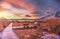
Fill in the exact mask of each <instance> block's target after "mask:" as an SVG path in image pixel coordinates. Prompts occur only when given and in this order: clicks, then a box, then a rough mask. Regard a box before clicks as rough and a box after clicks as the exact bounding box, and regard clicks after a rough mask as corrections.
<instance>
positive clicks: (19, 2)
mask: <svg viewBox="0 0 60 39" xmlns="http://www.w3.org/2000/svg"><path fill="white" fill-rule="evenodd" d="M6 1H7V2H9V3H11V4H13V5H16V6H19V7H20V8H24V9H27V10H30V11H35V10H36V8H35V7H34V6H33V5H29V4H28V3H26V0H6Z"/></svg>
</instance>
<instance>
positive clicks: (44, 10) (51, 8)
mask: <svg viewBox="0 0 60 39" xmlns="http://www.w3.org/2000/svg"><path fill="white" fill-rule="evenodd" d="M0 8H5V9H9V10H11V12H18V14H19V13H20V12H22V11H23V14H24V12H27V13H28V14H36V15H38V16H44V15H47V14H51V13H56V12H57V11H60V0H0ZM48 12H50V13H48ZM27 13H25V14H27Z"/></svg>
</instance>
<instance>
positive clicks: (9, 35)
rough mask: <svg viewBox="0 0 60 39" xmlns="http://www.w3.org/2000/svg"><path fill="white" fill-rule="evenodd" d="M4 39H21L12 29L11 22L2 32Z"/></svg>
mask: <svg viewBox="0 0 60 39" xmlns="http://www.w3.org/2000/svg"><path fill="white" fill-rule="evenodd" d="M2 39H19V38H18V37H17V36H16V34H15V33H14V32H13V30H12V23H10V24H9V25H8V27H6V28H5V29H4V31H3V32H2Z"/></svg>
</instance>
